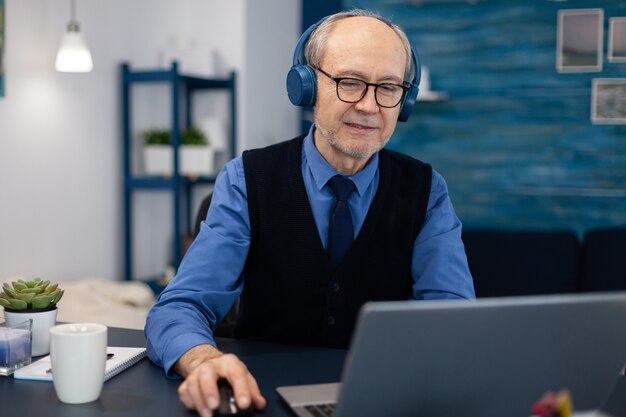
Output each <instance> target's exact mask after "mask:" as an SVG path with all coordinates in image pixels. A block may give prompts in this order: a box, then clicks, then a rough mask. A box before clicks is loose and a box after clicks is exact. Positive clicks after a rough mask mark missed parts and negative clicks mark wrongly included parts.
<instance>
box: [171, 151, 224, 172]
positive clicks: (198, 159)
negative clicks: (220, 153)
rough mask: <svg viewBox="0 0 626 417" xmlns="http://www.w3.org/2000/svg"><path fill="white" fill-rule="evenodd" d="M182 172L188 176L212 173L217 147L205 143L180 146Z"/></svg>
mask: <svg viewBox="0 0 626 417" xmlns="http://www.w3.org/2000/svg"><path fill="white" fill-rule="evenodd" d="M179 156H180V173H181V175H187V176H191V177H193V176H200V175H210V174H212V173H213V169H214V168H213V166H214V163H215V149H213V148H211V147H210V146H204V145H182V146H181V147H180V153H179Z"/></svg>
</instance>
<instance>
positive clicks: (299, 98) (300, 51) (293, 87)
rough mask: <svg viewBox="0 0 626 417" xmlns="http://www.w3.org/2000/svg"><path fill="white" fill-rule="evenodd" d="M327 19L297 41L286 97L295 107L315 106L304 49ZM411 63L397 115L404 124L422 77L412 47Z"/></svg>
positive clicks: (311, 75) (313, 84)
mask: <svg viewBox="0 0 626 417" xmlns="http://www.w3.org/2000/svg"><path fill="white" fill-rule="evenodd" d="M327 18H328V16H327V17H325V18H323V19H321V20H320V21H319V22H317V23H315V24H314V25H312V26H311V27H309V28H308V29H307V30H305V31H304V33H303V34H302V36H300V39H298V43H297V44H296V49H295V50H294V52H293V65H292V67H291V69H290V70H289V73H288V74H287V95H288V96H289V101H291V103H292V104H293V105H295V106H301V107H313V106H314V105H315V97H316V96H317V75H316V74H315V71H314V70H313V68H311V67H310V66H308V65H307V62H306V58H305V57H304V47H305V45H306V43H307V42H308V40H309V37H310V36H311V33H312V32H313V31H314V30H315V29H316V28H317V27H318V26H319V25H320V24H321V23H322V22H323V21H324V20H326V19H327ZM411 62H412V65H413V68H412V72H413V79H412V80H411V85H410V86H409V90H408V91H407V92H406V94H405V95H404V100H403V101H402V103H400V114H398V121H400V122H406V121H407V120H408V118H409V116H410V115H411V110H413V105H414V104H415V99H416V98H417V93H418V91H419V83H420V77H421V75H422V69H421V66H420V61H419V57H418V55H417V53H416V52H415V51H414V50H413V47H411Z"/></svg>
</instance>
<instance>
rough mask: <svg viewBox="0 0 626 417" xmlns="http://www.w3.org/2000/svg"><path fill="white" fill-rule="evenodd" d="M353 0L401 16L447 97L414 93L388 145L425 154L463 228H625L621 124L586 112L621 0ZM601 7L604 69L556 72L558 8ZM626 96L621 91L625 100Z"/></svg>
mask: <svg viewBox="0 0 626 417" xmlns="http://www.w3.org/2000/svg"><path fill="white" fill-rule="evenodd" d="M412 3H418V2H416V1H414V2H411V1H409V0H349V1H345V2H344V6H345V7H346V8H348V7H363V8H370V9H374V10H378V11H379V12H380V13H381V14H382V15H383V16H386V17H389V18H391V19H392V20H393V21H394V22H396V23H399V24H400V25H401V26H402V27H403V28H404V29H405V30H406V31H407V33H408V35H409V37H410V39H411V42H412V43H413V45H414V47H415V48H416V49H417V50H418V51H419V54H420V56H421V59H422V63H423V64H425V65H426V66H428V67H429V68H430V72H431V82H432V89H433V90H438V91H445V92H446V93H448V94H449V98H448V99H447V100H443V101H435V102H427V101H424V102H418V103H417V105H416V108H415V110H414V112H413V114H412V116H411V119H410V120H409V122H407V123H405V124H402V123H399V124H398V128H397V131H396V134H395V135H394V137H393V138H392V141H391V142H390V144H389V147H390V148H393V149H397V150H400V151H403V152H405V153H408V154H410V155H413V156H415V157H417V158H419V159H422V160H424V161H427V162H430V163H432V164H433V166H434V168H435V169H437V170H438V171H439V172H441V173H442V174H443V175H444V177H445V178H446V180H447V181H448V185H449V188H450V194H451V196H452V200H453V203H454V205H455V208H456V210H457V213H458V215H459V217H460V218H461V220H462V221H463V223H464V225H465V227H466V228H478V227H492V228H506V229H518V228H530V229H573V230H576V231H578V232H580V233H582V232H584V231H586V230H589V229H593V228H598V227H610V226H626V126H619V125H609V126H607V125H593V124H591V122H590V117H589V116H590V102H591V80H592V78H596V77H602V78H604V77H626V64H613V63H608V61H607V59H606V45H607V43H608V19H609V17H616V16H626V2H625V1H576V0H570V1H567V2H554V1H543V0H542V1H540V0H509V1H495V0H490V1H481V2H478V3H476V4H474V5H472V4H469V3H467V2H464V1H459V2H448V1H446V2H437V3H431V2H428V1H423V2H421V3H423V5H422V6H417V5H415V4H412ZM597 7H600V8H604V13H605V15H604V23H605V35H604V66H603V71H602V72H596V73H583V74H559V73H558V72H557V71H556V70H555V56H556V52H555V51H556V22H557V11H558V9H560V8H564V9H577V8H597ZM625 100H626V98H625Z"/></svg>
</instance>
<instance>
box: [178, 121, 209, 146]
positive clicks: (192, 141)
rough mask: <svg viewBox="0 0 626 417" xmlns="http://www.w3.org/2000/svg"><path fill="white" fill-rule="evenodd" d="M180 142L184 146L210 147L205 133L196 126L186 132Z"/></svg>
mask: <svg viewBox="0 0 626 417" xmlns="http://www.w3.org/2000/svg"><path fill="white" fill-rule="evenodd" d="M180 141H181V142H182V144H183V145H208V143H209V142H208V140H207V138H206V136H204V133H202V131H201V130H200V129H198V128H197V127H195V126H192V127H190V128H189V129H187V130H185V131H184V132H183V135H182V137H181V139H180Z"/></svg>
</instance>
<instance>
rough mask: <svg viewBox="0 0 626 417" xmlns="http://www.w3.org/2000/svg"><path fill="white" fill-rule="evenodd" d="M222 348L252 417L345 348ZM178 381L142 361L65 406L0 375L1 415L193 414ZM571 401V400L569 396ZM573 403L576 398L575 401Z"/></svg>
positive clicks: (319, 379) (281, 412)
mask: <svg viewBox="0 0 626 417" xmlns="http://www.w3.org/2000/svg"><path fill="white" fill-rule="evenodd" d="M218 344H219V347H220V349H221V350H222V351H225V352H232V353H235V354H237V355H238V356H239V357H241V358H242V360H243V361H244V362H245V363H246V365H247V366H248V368H249V369H250V371H251V372H252V374H253V375H254V376H255V377H256V379H257V381H258V382H259V385H260V388H261V391H262V392H263V395H264V396H265V398H266V399H267V401H268V404H267V408H266V409H265V411H264V412H262V413H260V412H257V413H255V415H258V416H267V417H288V416H289V417H293V416H292V415H291V413H290V412H289V411H288V410H287V408H286V407H285V406H284V404H283V403H282V402H281V401H280V399H279V398H278V395H277V394H276V387H278V386H281V385H294V384H314V383H323V382H336V381H339V379H340V374H341V368H342V366H343V361H344V359H345V354H346V352H345V351H343V350H335V349H320V348H310V347H302V346H286V345H275V344H268V343H261V342H252V341H241V340H233V339H218ZM109 345H111V346H145V339H144V337H143V332H141V331H139V330H128V329H118V328H109ZM179 384H180V381H179V380H170V379H167V378H165V376H164V374H163V370H162V369H161V368H159V367H158V366H156V365H154V364H153V363H152V362H150V360H149V359H144V360H142V361H141V362H139V363H138V364H136V365H134V366H133V367H131V368H129V369H127V370H126V371H124V372H122V373H121V374H119V375H117V376H116V377H114V378H113V379H111V380H109V381H107V382H106V383H105V384H104V388H103V391H102V395H101V396H100V399H99V400H98V401H94V402H92V403H88V404H79V405H68V404H63V403H61V402H59V400H58V399H57V397H56V394H55V393H54V387H53V386H52V384H51V383H49V382H38V381H17V380H14V379H13V378H12V377H0V415H2V416H18V415H19V416H28V417H40V416H41V417H44V416H45V417H49V416H55V417H95V416H112V417H113V416H114V417H141V416H151V417H161V416H168V417H170V416H187V417H190V416H194V415H197V414H195V413H193V412H189V411H187V410H186V409H185V408H184V407H183V405H182V404H181V403H180V401H179V400H178V392H177V389H178V385H179ZM574 400H575V399H574ZM574 405H576V404H575V401H574ZM605 409H606V411H608V412H610V413H611V414H612V415H613V416H615V417H626V380H624V379H622V380H620V381H619V382H618V385H617V386H616V388H615V390H614V391H613V393H612V394H611V397H610V398H609V400H608V402H607V405H606V407H605Z"/></svg>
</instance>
